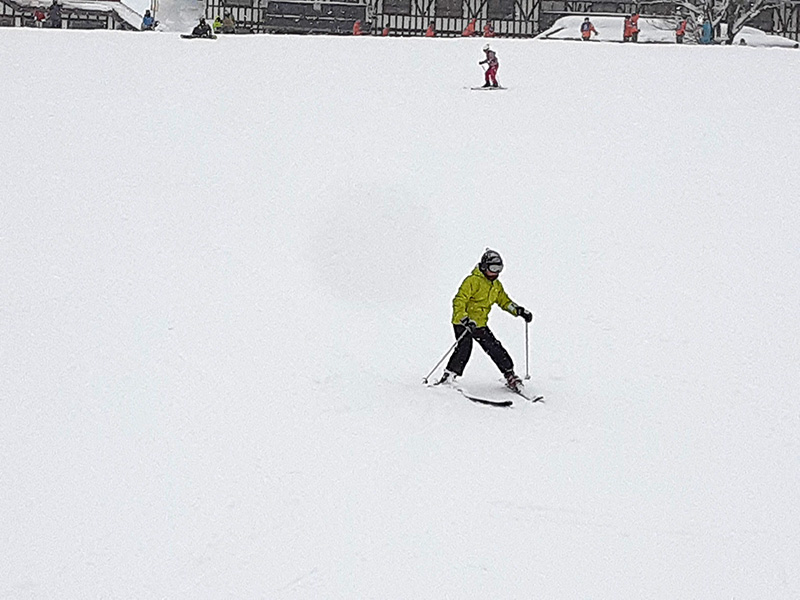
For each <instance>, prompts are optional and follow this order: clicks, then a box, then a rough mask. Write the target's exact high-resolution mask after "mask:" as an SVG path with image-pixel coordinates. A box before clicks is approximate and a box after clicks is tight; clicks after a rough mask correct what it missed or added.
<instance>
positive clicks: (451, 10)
mask: <svg viewBox="0 0 800 600" xmlns="http://www.w3.org/2000/svg"><path fill="white" fill-rule="evenodd" d="M433 14H434V15H436V16H437V17H460V16H461V15H462V14H464V8H463V7H462V5H461V0H436V8H435V9H434V12H433Z"/></svg>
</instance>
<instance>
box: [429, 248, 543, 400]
mask: <svg viewBox="0 0 800 600" xmlns="http://www.w3.org/2000/svg"><path fill="white" fill-rule="evenodd" d="M502 270H503V259H502V258H501V257H500V254H499V253H497V252H495V251H494V250H490V249H488V248H487V249H486V252H484V253H483V256H481V261H480V263H478V265H477V266H476V267H475V268H474V269H473V270H472V273H470V274H469V275H468V276H467V278H466V279H464V281H463V282H462V283H461V286H460V287H459V288H458V292H456V295H455V297H454V298H453V318H452V324H453V331H454V333H455V335H456V339H457V340H458V343H457V344H456V348H455V350H454V351H453V354H452V356H451V357H450V360H449V361H448V363H447V368H446V369H445V372H444V375H442V378H441V379H440V380H439V381H438V383H437V385H439V384H442V383H452V382H453V381H454V380H455V378H456V377H461V375H463V373H464V368H465V367H466V366H467V362H468V361H469V357H470V355H471V354H472V340H473V339H474V340H475V341H476V342H478V344H480V346H481V348H483V350H484V351H485V352H486V354H488V355H489V358H491V359H492V362H494V364H495V365H497V368H498V369H500V372H501V373H502V374H503V376H504V377H505V379H506V385H507V386H508V387H509V388H510V389H512V390H514V391H515V392H521V390H522V380H521V379H520V378H519V377H518V376H517V374H516V373H515V372H514V362H513V361H512V360H511V356H510V355H509V354H508V351H507V350H506V349H505V348H504V347H503V345H502V344H501V343H500V341H499V340H498V339H497V338H496V337H495V336H494V334H493V333H492V331H491V330H490V329H489V325H488V321H489V311H490V310H491V309H492V306H493V305H495V304H497V305H498V306H499V307H500V308H502V309H503V310H504V311H506V312H507V313H509V314H512V315H514V316H515V317H522V318H523V319H525V321H526V322H527V323H530V322H531V321H532V320H533V315H532V314H531V313H530V312H529V311H528V310H526V309H525V308H524V307H522V306H519V305H517V304H515V303H514V302H513V301H512V300H511V298H509V297H508V294H506V291H505V289H503V284H502V283H500V281H499V280H498V277H499V276H500V272H501V271H502Z"/></svg>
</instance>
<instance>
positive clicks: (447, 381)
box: [433, 370, 458, 385]
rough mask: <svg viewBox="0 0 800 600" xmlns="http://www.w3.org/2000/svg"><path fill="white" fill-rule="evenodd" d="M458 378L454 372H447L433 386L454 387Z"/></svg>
mask: <svg viewBox="0 0 800 600" xmlns="http://www.w3.org/2000/svg"><path fill="white" fill-rule="evenodd" d="M456 377H458V376H457V375H456V374H455V373H453V372H452V371H447V370H445V372H444V374H443V375H442V378H441V379H440V380H439V381H437V382H436V383H434V384H433V385H452V384H453V383H455V381H456Z"/></svg>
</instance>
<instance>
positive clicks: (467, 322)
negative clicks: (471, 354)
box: [460, 317, 478, 335]
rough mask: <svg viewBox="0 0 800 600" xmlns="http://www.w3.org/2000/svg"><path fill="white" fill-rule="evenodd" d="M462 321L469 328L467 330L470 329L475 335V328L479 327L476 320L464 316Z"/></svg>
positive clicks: (471, 333)
mask: <svg viewBox="0 0 800 600" xmlns="http://www.w3.org/2000/svg"><path fill="white" fill-rule="evenodd" d="M460 323H461V324H462V325H463V326H464V327H466V328H467V331H469V333H470V335H475V330H476V329H477V328H478V324H477V323H476V322H475V321H473V320H472V319H470V318H469V317H464V318H463V319H461V321H460Z"/></svg>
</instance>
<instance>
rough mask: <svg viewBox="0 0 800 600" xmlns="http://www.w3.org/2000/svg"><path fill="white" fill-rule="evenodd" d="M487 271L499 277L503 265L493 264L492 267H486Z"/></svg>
mask: <svg viewBox="0 0 800 600" xmlns="http://www.w3.org/2000/svg"><path fill="white" fill-rule="evenodd" d="M486 270H487V271H489V273H494V274H496V275H499V274H500V271H502V270H503V265H502V264H497V263H495V264H491V265H486Z"/></svg>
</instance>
